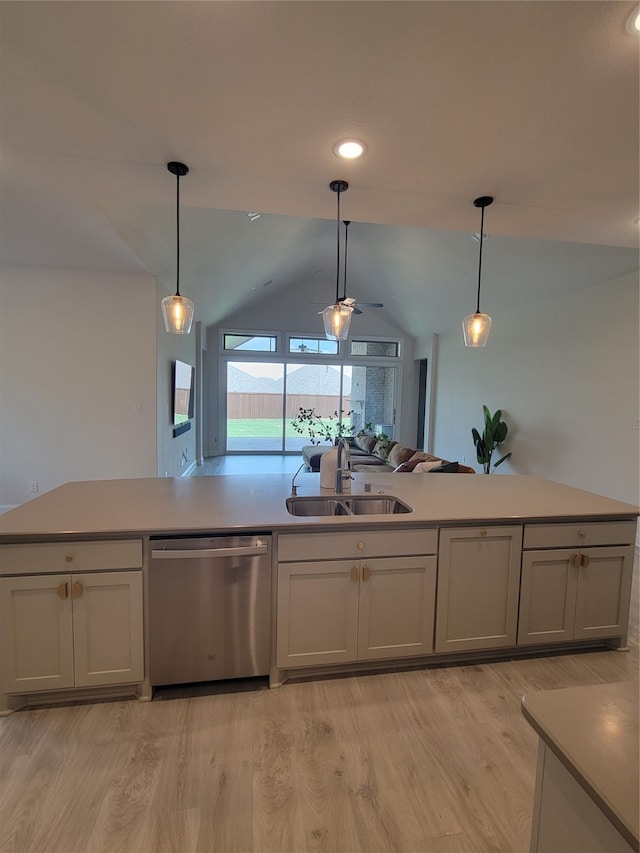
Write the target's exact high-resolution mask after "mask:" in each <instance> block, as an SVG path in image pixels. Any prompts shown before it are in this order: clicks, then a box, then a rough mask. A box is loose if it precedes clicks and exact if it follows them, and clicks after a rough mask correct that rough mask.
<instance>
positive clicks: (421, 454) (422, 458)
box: [411, 450, 442, 462]
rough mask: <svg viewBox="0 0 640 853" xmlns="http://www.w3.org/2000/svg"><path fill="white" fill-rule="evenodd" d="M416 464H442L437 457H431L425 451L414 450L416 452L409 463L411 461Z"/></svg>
mask: <svg viewBox="0 0 640 853" xmlns="http://www.w3.org/2000/svg"><path fill="white" fill-rule="evenodd" d="M414 459H415V460H416V462H442V459H440V458H439V457H438V456H432V454H431V453H427V452H426V451H425V450H416V452H415V453H414V454H413V456H412V457H411V462H413V460H414Z"/></svg>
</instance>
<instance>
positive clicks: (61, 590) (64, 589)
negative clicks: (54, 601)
mask: <svg viewBox="0 0 640 853" xmlns="http://www.w3.org/2000/svg"><path fill="white" fill-rule="evenodd" d="M56 592H57V594H58V598H61V599H62V600H63V601H64V600H65V598H69V584H68V583H67V582H66V581H64V583H61V584H60V586H59V587H58V589H57V590H56Z"/></svg>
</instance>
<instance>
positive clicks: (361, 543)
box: [358, 542, 364, 551]
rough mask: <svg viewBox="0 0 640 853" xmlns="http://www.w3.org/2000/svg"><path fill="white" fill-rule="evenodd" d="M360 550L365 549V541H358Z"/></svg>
mask: <svg viewBox="0 0 640 853" xmlns="http://www.w3.org/2000/svg"><path fill="white" fill-rule="evenodd" d="M358 551H364V542H358Z"/></svg>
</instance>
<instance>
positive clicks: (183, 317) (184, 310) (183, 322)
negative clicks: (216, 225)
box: [162, 162, 193, 335]
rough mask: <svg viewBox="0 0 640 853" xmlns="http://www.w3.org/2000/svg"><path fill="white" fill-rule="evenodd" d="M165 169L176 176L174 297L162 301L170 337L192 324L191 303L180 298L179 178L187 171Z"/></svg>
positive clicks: (181, 167) (183, 332)
mask: <svg viewBox="0 0 640 853" xmlns="http://www.w3.org/2000/svg"><path fill="white" fill-rule="evenodd" d="M167 169H168V170H169V171H170V172H171V174H172V175H175V176H176V295H175V296H165V298H164V299H163V300H162V317H163V319H164V327H165V329H166V331H167V332H169V334H170V335H188V334H189V332H190V331H191V323H192V322H193V302H192V301H191V300H190V299H188V298H187V297H186V296H180V178H183V177H184V176H185V175H186V174H187V173H188V172H189V169H188V167H187V166H185V165H184V163H176V162H171V163H167Z"/></svg>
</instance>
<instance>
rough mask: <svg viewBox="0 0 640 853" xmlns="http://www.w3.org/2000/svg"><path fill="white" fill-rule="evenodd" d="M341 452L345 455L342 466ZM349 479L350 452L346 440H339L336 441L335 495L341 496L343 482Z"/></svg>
mask: <svg viewBox="0 0 640 853" xmlns="http://www.w3.org/2000/svg"><path fill="white" fill-rule="evenodd" d="M343 452H344V454H345V460H344V466H343V463H342V453H343ZM351 479H352V477H351V451H350V450H349V442H348V441H347V439H346V438H341V439H340V440H339V441H338V462H337V466H336V485H335V489H334V492H335V493H336V495H341V494H342V492H343V487H342V484H343V482H344V481H345V480H351Z"/></svg>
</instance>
